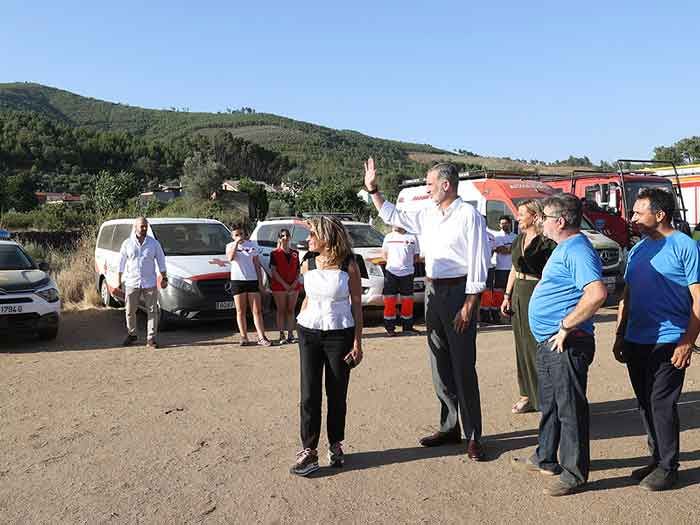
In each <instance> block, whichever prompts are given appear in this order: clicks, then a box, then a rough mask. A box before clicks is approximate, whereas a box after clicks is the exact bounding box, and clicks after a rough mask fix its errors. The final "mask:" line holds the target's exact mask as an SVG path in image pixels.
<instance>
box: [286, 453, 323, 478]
mask: <svg viewBox="0 0 700 525" xmlns="http://www.w3.org/2000/svg"><path fill="white" fill-rule="evenodd" d="M317 470H318V453H317V452H316V451H315V450H311V449H310V448H305V449H304V450H301V451H299V452H297V460H296V462H295V463H294V465H292V468H290V469H289V472H290V473H292V474H296V475H297V476H308V475H309V474H311V473H312V472H316V471H317Z"/></svg>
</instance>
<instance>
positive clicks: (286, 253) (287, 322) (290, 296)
mask: <svg viewBox="0 0 700 525" xmlns="http://www.w3.org/2000/svg"><path fill="white" fill-rule="evenodd" d="M291 237H292V236H291V234H290V233H289V230H287V229H286V228H282V229H281V230H280V232H279V234H278V235H277V248H276V249H274V250H272V253H271V254H270V274H271V277H272V282H271V283H270V288H271V289H272V296H273V297H274V298H275V307H276V308H277V328H278V329H279V331H280V341H279V344H281V345H286V344H289V343H293V342H295V341H296V339H295V337H294V325H295V319H294V308H295V307H296V304H297V299H298V297H299V291H300V290H301V283H300V282H299V267H300V264H299V252H298V251H296V250H293V249H291V248H290V247H289V241H290V239H291ZM285 329H286V330H287V336H286V337H285V335H284V330H285Z"/></svg>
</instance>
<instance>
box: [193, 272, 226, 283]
mask: <svg viewBox="0 0 700 525" xmlns="http://www.w3.org/2000/svg"><path fill="white" fill-rule="evenodd" d="M230 278H231V272H217V273H204V274H202V275H193V276H192V277H190V281H209V280H212V279H230Z"/></svg>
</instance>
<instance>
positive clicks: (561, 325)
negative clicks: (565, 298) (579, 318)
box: [559, 319, 573, 332]
mask: <svg viewBox="0 0 700 525" xmlns="http://www.w3.org/2000/svg"><path fill="white" fill-rule="evenodd" d="M559 330H564V331H565V332H571V330H573V327H571V328H566V327H565V326H564V319H562V320H561V321H559Z"/></svg>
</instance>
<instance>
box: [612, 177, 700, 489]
mask: <svg viewBox="0 0 700 525" xmlns="http://www.w3.org/2000/svg"><path fill="white" fill-rule="evenodd" d="M633 211H634V215H633V216H632V222H633V223H634V224H636V225H637V227H638V228H639V230H640V232H641V233H642V235H644V238H643V239H642V240H641V241H640V242H638V243H637V244H635V245H634V247H633V248H632V250H631V251H630V253H629V257H628V261H627V270H626V272H625V283H626V286H625V291H624V294H623V298H622V301H621V302H620V306H619V309H618V320H617V332H616V335H617V337H616V338H615V344H614V346H613V352H614V355H615V359H617V360H618V361H620V362H621V363H627V371H628V372H629V376H630V381H631V382H632V388H634V393H635V395H636V396H637V401H638V402H639V412H640V413H641V415H642V420H643V421H644V426H645V427H646V430H647V436H648V443H649V451H650V452H651V456H652V457H651V462H650V463H649V464H648V465H647V466H645V467H642V468H639V469H637V470H634V471H633V472H632V478H633V479H635V480H637V481H639V482H640V483H639V485H640V486H641V487H642V488H645V489H647V490H654V491H655V490H666V489H669V488H671V487H672V486H673V485H674V483H675V482H676V481H677V480H678V458H679V455H680V452H679V451H680V425H679V421H678V398H679V397H680V395H681V391H682V389H683V380H684V378H685V369H686V368H687V367H688V366H690V357H691V355H692V351H693V343H694V342H695V340H696V339H697V337H698V333H699V332H700V253H699V252H698V244H697V243H696V242H695V241H694V240H693V239H691V238H690V237H688V236H687V235H685V234H683V233H681V232H679V231H676V230H674V229H673V226H672V223H671V219H672V217H673V213H674V211H675V199H674V198H673V195H672V194H671V193H669V192H666V191H664V190H661V189H651V188H645V189H643V190H642V191H640V192H639V195H638V196H637V201H636V202H635V203H634V207H633Z"/></svg>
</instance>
